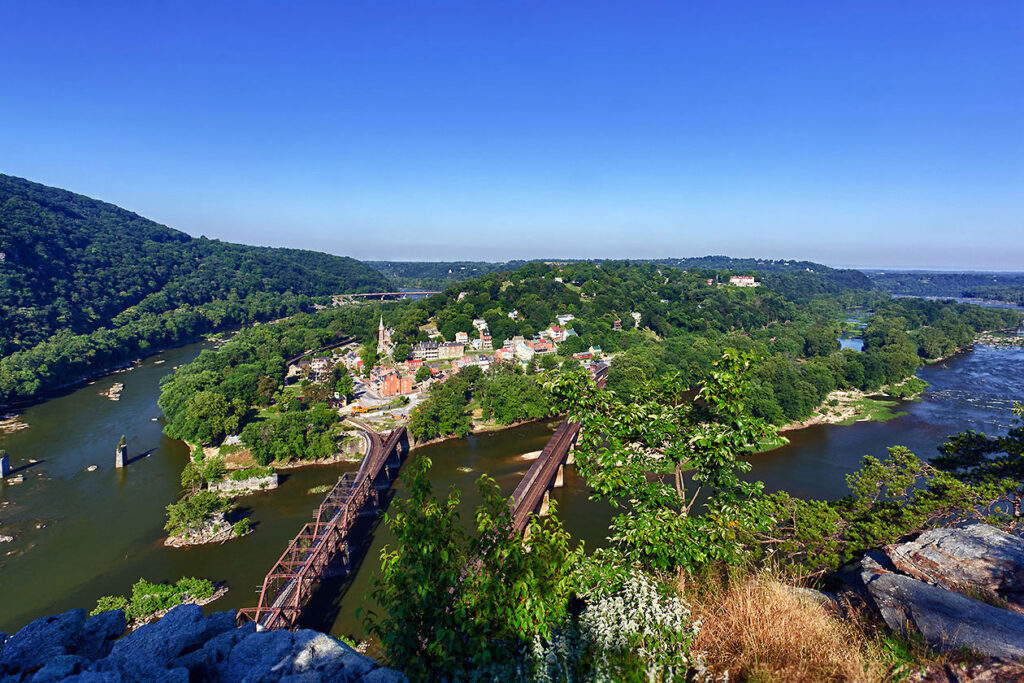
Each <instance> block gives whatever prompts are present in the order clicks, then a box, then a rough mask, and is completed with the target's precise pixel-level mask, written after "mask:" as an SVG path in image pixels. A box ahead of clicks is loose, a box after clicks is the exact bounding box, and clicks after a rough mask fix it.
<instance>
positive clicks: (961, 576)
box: [885, 524, 1024, 606]
mask: <svg viewBox="0 0 1024 683" xmlns="http://www.w3.org/2000/svg"><path fill="white" fill-rule="evenodd" d="M885 552H886V554H887V555H888V556H889V559H891V560H892V563H893V565H895V566H896V568H897V569H899V571H901V572H903V573H905V574H908V575H909V576H912V577H914V578H916V579H920V580H921V581H927V582H928V583H934V584H936V585H939V586H943V587H945V588H948V589H950V590H963V589H975V590H977V591H980V592H981V593H983V594H991V595H998V596H999V597H1001V598H1003V599H1004V600H1006V601H1008V602H1011V603H1014V604H1016V605H1019V606H1024V539H1020V538H1018V537H1016V536H1012V535H1010V534H1008V533H1006V532H1003V531H1000V530H999V529H996V528H994V527H991V526H989V525H987V524H970V525H968V526H965V527H961V528H953V529H933V530H931V531H926V532H924V533H923V534H921V535H920V536H918V537H917V538H916V539H915V540H913V541H910V542H909V543H902V544H899V545H891V546H887V547H886V548H885Z"/></svg>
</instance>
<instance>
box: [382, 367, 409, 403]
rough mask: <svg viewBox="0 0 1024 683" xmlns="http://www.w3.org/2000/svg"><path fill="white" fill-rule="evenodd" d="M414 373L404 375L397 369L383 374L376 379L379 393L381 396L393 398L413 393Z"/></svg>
mask: <svg viewBox="0 0 1024 683" xmlns="http://www.w3.org/2000/svg"><path fill="white" fill-rule="evenodd" d="M414 383H415V382H414V379H413V376H412V375H403V374H400V373H398V372H395V371H391V372H387V373H384V374H382V375H381V376H380V377H379V378H378V379H377V381H376V383H375V384H376V387H375V388H376V390H377V395H378V396H380V397H381V398H391V397H393V396H402V395H405V394H411V393H412V387H413V384H414Z"/></svg>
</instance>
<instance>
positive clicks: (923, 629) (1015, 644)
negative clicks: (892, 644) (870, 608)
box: [862, 571, 1024, 659]
mask: <svg viewBox="0 0 1024 683" xmlns="http://www.w3.org/2000/svg"><path fill="white" fill-rule="evenodd" d="M862 579H863V581H864V585H865V586H866V588H867V591H868V594H869V595H870V597H871V599H872V601H873V602H874V603H875V605H876V606H877V607H878V610H879V611H880V612H881V614H882V618H883V619H885V623H886V624H887V625H888V626H889V628H891V629H893V630H894V631H899V632H903V633H908V632H913V631H917V632H918V633H920V634H921V636H922V637H923V638H924V640H925V641H926V642H927V643H928V644H929V645H930V646H932V647H934V648H936V649H937V650H941V651H951V650H957V649H960V648H966V649H968V650H971V651H973V652H977V653H980V654H984V655H988V656H991V657H1002V658H1014V659H1020V658H1024V615H1021V614H1018V613H1016V612H1011V611H1009V610H1005V609H1000V608H998V607H993V606H992V605H987V604H985V603H983V602H981V601H980V600H975V599H973V598H968V597H967V596H964V595H961V594H959V593H955V592H953V591H948V590H945V589H943V588H939V587H938V586H930V585H928V584H927V583H924V582H922V581H918V580H917V579H912V578H910V577H909V576H902V575H900V574H889V573H874V572H870V571H865V572H864V573H863V575H862Z"/></svg>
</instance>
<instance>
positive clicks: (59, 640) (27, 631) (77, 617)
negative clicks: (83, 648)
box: [0, 609, 85, 680]
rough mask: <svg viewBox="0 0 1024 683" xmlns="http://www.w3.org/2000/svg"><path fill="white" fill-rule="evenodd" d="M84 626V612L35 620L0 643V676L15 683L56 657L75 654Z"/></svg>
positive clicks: (72, 612) (78, 611)
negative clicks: (12, 678)
mask: <svg viewBox="0 0 1024 683" xmlns="http://www.w3.org/2000/svg"><path fill="white" fill-rule="evenodd" d="M84 626H85V610H84V609H73V610H71V611H69V612H64V613H63V614H58V615H56V616H51V617H43V618H42V619H36V620H35V621H33V622H32V623H31V624H29V625H28V626H26V627H25V628H23V629H21V630H20V631H18V632H17V633H15V634H14V635H13V636H11V637H10V638H8V639H7V641H6V642H5V643H4V648H3V651H0V676H5V677H17V678H15V680H18V678H20V677H27V676H28V675H30V674H34V673H35V672H36V671H38V670H39V669H41V668H43V666H45V665H46V664H47V663H48V662H49V661H50V660H52V659H54V658H56V657H60V656H62V655H68V654H75V651H76V649H77V645H78V642H79V638H80V637H81V634H82V629H83V627H84Z"/></svg>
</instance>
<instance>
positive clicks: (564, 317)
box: [555, 313, 576, 327]
mask: <svg viewBox="0 0 1024 683" xmlns="http://www.w3.org/2000/svg"><path fill="white" fill-rule="evenodd" d="M575 319H576V316H574V315H573V314H572V313H563V314H561V315H556V316H555V320H557V321H558V324H559V325H561V326H563V327H564V326H565V324H566V323H567V322H569V321H570V320H575Z"/></svg>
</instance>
